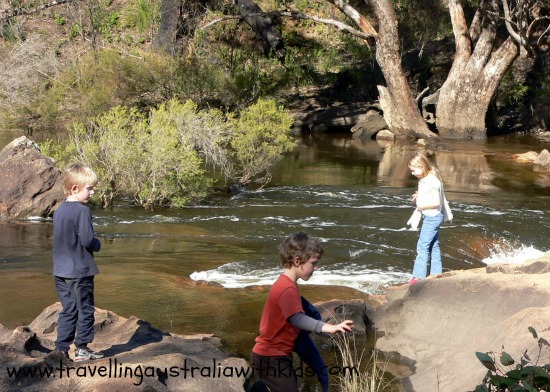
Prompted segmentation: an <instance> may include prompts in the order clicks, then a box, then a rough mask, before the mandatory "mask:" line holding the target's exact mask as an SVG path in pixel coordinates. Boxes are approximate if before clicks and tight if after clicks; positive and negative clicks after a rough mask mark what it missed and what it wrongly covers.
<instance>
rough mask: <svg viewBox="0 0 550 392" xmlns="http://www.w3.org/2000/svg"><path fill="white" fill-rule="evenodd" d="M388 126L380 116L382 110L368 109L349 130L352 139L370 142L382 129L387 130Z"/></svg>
mask: <svg viewBox="0 0 550 392" xmlns="http://www.w3.org/2000/svg"><path fill="white" fill-rule="evenodd" d="M387 128H388V124H386V121H385V120H384V117H383V116H382V110H378V109H377V108H370V109H369V110H368V111H367V112H366V113H365V114H364V115H363V116H362V117H361V118H360V120H359V121H358V122H357V124H355V125H354V126H353V127H352V128H351V132H353V138H354V139H359V140H371V139H374V136H375V135H376V134H377V133H378V132H380V131H381V130H383V129H387Z"/></svg>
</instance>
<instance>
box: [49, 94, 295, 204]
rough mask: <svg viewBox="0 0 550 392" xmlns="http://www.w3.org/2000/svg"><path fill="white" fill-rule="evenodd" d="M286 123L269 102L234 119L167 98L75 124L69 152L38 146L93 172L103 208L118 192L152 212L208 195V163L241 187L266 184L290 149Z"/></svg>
mask: <svg viewBox="0 0 550 392" xmlns="http://www.w3.org/2000/svg"><path fill="white" fill-rule="evenodd" d="M291 123H292V118H291V117H290V115H289V114H288V113H287V112H286V111H284V110H283V109H282V108H280V107H277V106H276V105H275V103H274V102H273V101H263V100H261V101H259V102H258V103H257V104H255V105H252V106H250V107H249V108H248V109H246V110H244V111H243V112H242V113H241V116H240V118H239V119H238V120H237V119H236V117H235V116H234V115H233V114H224V113H222V112H221V111H219V110H216V109H212V110H199V108H198V106H197V105H196V104H195V103H194V102H192V101H190V100H189V101H186V102H185V103H181V102H180V101H178V100H176V99H171V100H169V101H167V102H164V103H162V104H161V105H159V106H158V107H157V108H154V109H152V110H151V112H150V114H149V115H148V116H145V115H143V114H142V113H140V112H139V111H138V110H137V109H136V108H128V107H123V106H117V107H115V108H113V109H111V110H110V111H108V112H106V113H105V114H103V115H101V116H98V117H97V118H95V119H94V120H93V121H92V122H91V124H90V125H88V126H85V125H84V124H82V123H77V124H75V125H74V126H73V128H72V130H71V133H70V142H69V144H68V145H67V146H66V147H62V146H61V145H60V144H59V143H54V142H53V141H47V142H46V143H44V144H43V145H42V149H43V151H44V153H45V154H46V155H50V156H52V157H53V158H54V159H56V160H58V164H59V165H60V166H64V165H66V164H67V163H68V162H71V161H78V162H82V163H85V164H86V165H89V166H90V167H92V168H94V170H95V171H96V173H97V174H98V177H99V184H98V186H97V188H96V189H97V193H98V194H99V196H100V198H101V200H102V203H103V205H104V206H105V207H107V206H109V205H112V204H113V200H114V199H115V198H116V197H117V196H121V195H126V196H131V197H133V199H134V201H135V203H136V204H138V205H141V206H143V207H145V208H150V209H154V208H157V207H182V206H185V205H188V204H193V203H197V202H199V201H201V200H202V199H204V198H205V197H206V196H207V195H208V189H209V187H210V186H211V185H212V183H213V181H214V178H213V177H208V176H207V171H206V168H207V166H211V167H212V168H213V169H215V170H214V172H215V171H216V170H219V171H220V173H221V174H222V175H223V176H224V177H226V178H227V179H230V180H235V181H239V180H240V182H241V184H243V185H246V184H248V183H249V182H250V181H253V180H258V181H259V182H261V183H262V184H265V183H266V182H267V181H268V180H269V178H270V175H269V173H270V169H271V168H272V166H273V165H274V164H275V163H276V162H277V161H278V160H279V159H280V158H281V157H282V154H284V153H285V152H287V151H288V150H289V149H290V148H292V147H293V146H294V143H293V142H292V141H291V140H290V138H289V136H290V135H289V128H290V125H291ZM233 159H235V163H234V162H233ZM237 176H238V177H237ZM243 179H244V181H243Z"/></svg>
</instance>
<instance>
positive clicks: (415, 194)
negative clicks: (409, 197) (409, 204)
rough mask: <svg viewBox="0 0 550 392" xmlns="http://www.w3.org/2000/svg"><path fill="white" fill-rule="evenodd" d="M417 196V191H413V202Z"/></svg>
mask: <svg viewBox="0 0 550 392" xmlns="http://www.w3.org/2000/svg"><path fill="white" fill-rule="evenodd" d="M417 196H418V191H416V192H414V195H413V203H414V202H416V197H417Z"/></svg>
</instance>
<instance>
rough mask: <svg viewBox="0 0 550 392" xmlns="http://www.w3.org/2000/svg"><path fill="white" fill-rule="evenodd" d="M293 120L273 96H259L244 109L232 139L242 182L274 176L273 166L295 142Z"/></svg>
mask: <svg viewBox="0 0 550 392" xmlns="http://www.w3.org/2000/svg"><path fill="white" fill-rule="evenodd" d="M293 121H294V120H293V118H292V116H291V115H290V114H289V113H287V112H286V111H284V110H283V108H282V107H278V106H277V104H276V103H275V101H273V100H264V99H260V100H259V101H258V102H257V103H256V104H254V105H252V106H250V107H249V108H247V109H245V110H244V111H242V112H241V114H240V118H239V119H238V121H237V124H236V129H235V133H234V134H233V137H232V139H231V146H232V147H233V149H234V150H235V158H236V167H235V170H236V173H237V175H238V177H239V182H240V184H242V185H247V184H248V183H250V182H251V181H254V182H257V183H260V184H262V185H265V184H267V183H268V182H269V181H270V180H271V171H270V169H271V168H272V167H273V166H274V165H275V164H276V163H277V162H278V161H279V160H280V159H281V157H282V156H283V154H285V153H287V152H288V151H290V150H291V149H292V148H294V146H295V144H294V142H293V141H292V139H291V132H290V127H291V125H292V123H293Z"/></svg>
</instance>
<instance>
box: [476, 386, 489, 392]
mask: <svg viewBox="0 0 550 392" xmlns="http://www.w3.org/2000/svg"><path fill="white" fill-rule="evenodd" d="M474 392H489V389H488V388H487V387H486V386H485V385H478V386H477V387H476V389H474Z"/></svg>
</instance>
